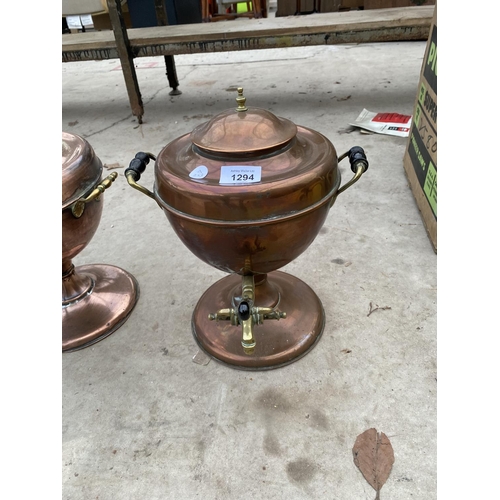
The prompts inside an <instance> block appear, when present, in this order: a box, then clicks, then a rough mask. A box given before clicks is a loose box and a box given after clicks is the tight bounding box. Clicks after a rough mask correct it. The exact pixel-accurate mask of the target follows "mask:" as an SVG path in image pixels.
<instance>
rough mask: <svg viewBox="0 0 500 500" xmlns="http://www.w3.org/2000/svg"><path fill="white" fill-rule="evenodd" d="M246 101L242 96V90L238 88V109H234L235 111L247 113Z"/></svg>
mask: <svg viewBox="0 0 500 500" xmlns="http://www.w3.org/2000/svg"><path fill="white" fill-rule="evenodd" d="M246 101H247V98H246V97H245V96H244V95H243V88H242V87H238V97H237V98H236V102H237V103H238V107H237V108H236V111H248V108H247V107H246V106H245V102H246Z"/></svg>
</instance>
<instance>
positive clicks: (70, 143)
mask: <svg viewBox="0 0 500 500" xmlns="http://www.w3.org/2000/svg"><path fill="white" fill-rule="evenodd" d="M101 175H102V163H101V160H100V159H99V158H98V157H97V156H96V155H95V153H94V150H93V149H92V146H91V145H90V144H89V143H88V142H87V141H86V140H85V139H83V138H82V137H80V136H78V135H75V134H70V133H68V132H63V133H62V208H63V210H64V209H65V208H66V207H68V206H70V205H72V204H73V203H74V202H75V201H77V200H78V199H79V198H81V197H82V196H83V195H84V194H85V193H87V192H88V191H90V190H91V189H92V188H93V187H94V186H95V185H96V184H97V183H98V182H99V181H100V180H101Z"/></svg>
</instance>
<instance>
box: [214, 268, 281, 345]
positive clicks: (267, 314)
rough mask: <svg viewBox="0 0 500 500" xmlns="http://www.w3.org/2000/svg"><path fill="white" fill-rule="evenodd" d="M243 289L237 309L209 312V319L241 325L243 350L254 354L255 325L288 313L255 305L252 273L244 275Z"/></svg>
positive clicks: (279, 317)
mask: <svg viewBox="0 0 500 500" xmlns="http://www.w3.org/2000/svg"><path fill="white" fill-rule="evenodd" d="M241 291H242V293H241V300H240V302H239V304H238V307H237V308H236V309H235V308H228V309H220V310H219V311H217V312H216V313H215V314H209V315H208V319H210V320H211V321H220V320H223V321H230V322H231V324H232V325H233V326H238V325H241V329H242V340H241V345H242V347H243V350H244V351H245V353H246V354H253V352H254V350H255V346H256V342H255V337H254V335H253V327H254V325H262V323H263V322H264V320H265V319H276V320H279V319H282V318H286V313H285V312H280V311H277V310H276V309H274V308H271V307H255V306H254V305H253V304H254V297H255V283H254V278H253V276H252V275H249V276H243V283H242V287H241Z"/></svg>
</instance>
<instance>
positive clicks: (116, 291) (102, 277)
mask: <svg viewBox="0 0 500 500" xmlns="http://www.w3.org/2000/svg"><path fill="white" fill-rule="evenodd" d="M74 273H75V275H76V276H78V277H79V278H82V279H85V280H86V281H88V282H89V283H90V285H89V287H88V290H87V291H86V293H84V294H81V295H80V296H78V297H77V298H75V299H74V300H66V301H65V300H63V307H62V350H63V352H70V351H76V350H78V349H83V348H84V347H88V346H90V345H92V344H95V343H96V342H99V341H100V340H102V339H104V338H105V337H107V336H108V335H111V334H112V333H113V332H114V331H116V330H117V329H118V328H120V326H121V325H123V323H125V321H126V320H127V319H128V317H129V316H130V313H131V312H132V310H133V309H134V307H135V305H136V303H137V300H138V299H139V285H138V283H137V281H136V279H135V278H134V277H133V276H132V275H131V274H129V273H127V272H126V271H124V270H123V269H120V268H119V267H115V266H111V265H104V264H93V265H86V266H79V267H76V268H75V271H74Z"/></svg>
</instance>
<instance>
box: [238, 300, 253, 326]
mask: <svg viewBox="0 0 500 500" xmlns="http://www.w3.org/2000/svg"><path fill="white" fill-rule="evenodd" d="M249 317H250V304H249V303H248V302H247V301H246V300H242V301H241V302H240V305H239V306H238V319H239V320H240V323H242V322H243V321H246V320H247V319H248V318H249Z"/></svg>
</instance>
